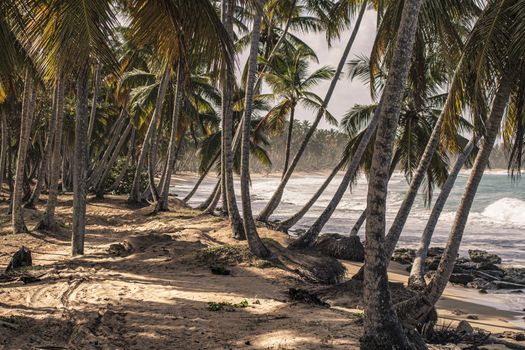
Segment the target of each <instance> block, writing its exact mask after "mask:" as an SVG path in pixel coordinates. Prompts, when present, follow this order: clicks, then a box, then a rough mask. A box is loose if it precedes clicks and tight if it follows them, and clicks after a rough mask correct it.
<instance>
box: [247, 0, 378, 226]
mask: <svg viewBox="0 0 525 350" xmlns="http://www.w3.org/2000/svg"><path fill="white" fill-rule="evenodd" d="M367 4H368V1H363V4H362V5H361V9H360V11H359V15H358V17H357V19H356V22H355V25H354V29H353V31H352V34H351V35H350V38H349V39H348V43H347V44H346V47H345V51H344V52H343V55H342V56H341V60H340V61H339V65H338V66H337V70H336V71H335V75H334V77H333V78H332V81H331V83H330V87H329V88H328V91H327V92H326V96H325V98H324V100H323V107H324V108H326V107H327V106H328V103H329V102H330V99H331V98H332V94H333V92H334V90H335V87H336V85H337V83H338V81H339V78H340V76H341V72H342V71H343V67H344V65H345V64H346V59H347V58H348V54H349V53H350V49H351V48H352V46H353V44H354V41H355V38H356V36H357V32H358V31H359V27H360V25H361V21H362V19H363V16H364V14H365V11H366V6H367ZM323 114H324V112H323V110H322V109H320V110H319V113H317V116H316V117H315V120H314V122H313V123H312V126H311V127H310V129H309V130H308V132H307V133H306V135H305V137H304V139H303V141H302V142H301V145H300V146H299V149H298V150H297V153H296V154H295V156H294V158H293V159H292V163H291V164H290V167H289V168H288V170H287V171H286V174H285V175H284V176H283V178H282V179H281V182H280V183H279V186H278V187H277V189H276V190H275V192H274V194H273V196H272V198H270V201H269V202H268V204H266V206H265V207H264V209H263V210H262V211H261V212H260V213H259V215H258V216H257V220H259V221H268V218H269V217H270V215H272V213H273V212H274V211H275V209H277V207H278V206H279V203H280V202H281V198H282V197H283V193H284V188H285V187H286V185H287V183H288V181H289V180H290V177H291V176H292V174H293V172H294V170H295V168H296V167H297V164H299V160H300V159H301V157H302V156H303V153H304V151H305V150H306V146H307V145H308V142H310V139H311V138H312V136H313V134H314V132H315V130H316V129H317V126H318V125H319V123H320V122H321V119H322V118H323Z"/></svg>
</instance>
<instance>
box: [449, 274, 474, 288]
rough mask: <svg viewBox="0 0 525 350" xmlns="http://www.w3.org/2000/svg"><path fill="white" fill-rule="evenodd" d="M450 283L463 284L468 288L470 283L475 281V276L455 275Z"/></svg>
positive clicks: (451, 276) (451, 277)
mask: <svg viewBox="0 0 525 350" xmlns="http://www.w3.org/2000/svg"><path fill="white" fill-rule="evenodd" d="M449 281H450V283H456V284H461V285H463V286H466V285H467V284H468V283H470V282H473V281H474V276H472V275H471V274H468V273H453V274H452V275H450V279H449Z"/></svg>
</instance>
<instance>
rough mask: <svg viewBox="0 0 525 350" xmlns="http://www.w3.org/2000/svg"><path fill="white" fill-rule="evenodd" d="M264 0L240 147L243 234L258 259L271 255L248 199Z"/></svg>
mask: <svg viewBox="0 0 525 350" xmlns="http://www.w3.org/2000/svg"><path fill="white" fill-rule="evenodd" d="M263 5H264V0H259V1H258V2H257V3H256V8H255V11H256V15H255V18H254V20H253V29H252V42H251V46H250V51H249V52H250V56H249V59H248V73H247V78H246V96H245V107H244V115H243V121H242V123H243V124H242V147H241V198H242V216H243V221H244V222H243V224H244V233H245V235H246V240H247V241H248V246H249V247H250V251H251V252H252V253H253V254H254V255H256V256H258V257H259V258H268V257H269V256H270V255H271V252H270V250H268V248H266V246H265V245H264V244H263V242H262V241H261V238H260V237H259V235H258V233H257V228H256V226H255V221H254V219H253V216H252V215H253V214H252V208H251V198H250V179H249V177H250V137H251V132H250V129H251V128H250V124H251V123H250V121H251V116H252V107H253V95H254V90H255V78H256V72H257V48H258V45H259V35H260V31H259V30H260V26H261V18H262V7H263Z"/></svg>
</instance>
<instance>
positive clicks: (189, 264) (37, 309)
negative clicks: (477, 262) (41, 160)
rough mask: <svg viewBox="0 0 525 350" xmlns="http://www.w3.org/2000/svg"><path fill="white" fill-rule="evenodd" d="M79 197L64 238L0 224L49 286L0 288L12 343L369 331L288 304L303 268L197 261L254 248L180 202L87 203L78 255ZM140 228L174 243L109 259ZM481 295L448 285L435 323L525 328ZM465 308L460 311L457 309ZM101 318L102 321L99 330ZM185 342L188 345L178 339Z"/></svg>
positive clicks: (320, 342)
mask: <svg viewBox="0 0 525 350" xmlns="http://www.w3.org/2000/svg"><path fill="white" fill-rule="evenodd" d="M70 198H71V196H70V195H69V194H68V195H65V196H64V195H61V196H60V197H59V201H60V203H59V206H58V207H57V215H58V216H59V217H60V218H61V220H63V221H64V223H65V227H66V229H61V231H60V233H59V234H43V233H37V232H35V233H31V234H30V235H26V234H20V235H6V233H8V232H9V229H10V226H9V222H3V223H0V266H1V267H2V268H3V267H5V266H6V264H7V261H8V260H9V258H10V256H11V255H12V254H13V253H14V252H15V251H16V250H17V249H18V248H19V247H20V246H21V245H25V246H27V247H29V248H30V249H31V250H32V251H33V259H34V264H35V265H37V266H43V267H45V268H43V269H42V270H40V269H39V270H37V271H35V272H34V273H35V274H42V273H45V274H44V275H43V276H42V277H41V278H42V281H41V282H38V283H34V284H28V285H23V284H21V283H20V282H16V281H14V282H9V283H8V284H6V283H2V288H1V291H0V300H1V305H0V306H1V308H0V320H11V318H9V317H11V316H16V317H18V318H16V320H18V319H20V320H21V321H20V322H23V324H24V327H26V328H20V329H17V330H16V331H12V330H10V329H8V328H5V327H1V326H0V334H2V335H4V337H3V339H9V341H11V342H12V344H9V346H6V347H4V348H5V349H25V348H26V347H24V346H25V344H26V342H28V339H32V338H31V337H30V338H28V337H27V334H33V338H37V340H38V341H39V342H40V343H35V342H37V340H35V341H34V342H33V340H31V342H32V343H31V344H32V345H45V344H43V343H42V342H43V341H44V340H42V339H44V338H45V337H50V339H51V340H52V342H51V343H52V344H48V345H59V344H61V342H63V341H64V340H63V339H59V338H57V335H56V334H62V333H67V332H69V331H71V332H72V334H78V331H79V330H80V331H81V332H87V333H86V334H87V335H88V336H86V337H85V339H83V340H82V341H92V340H93V336H95V338H96V339H99V340H97V341H102V342H107V344H109V345H108V346H110V347H111V346H113V348H115V346H117V345H118V344H121V345H119V346H120V347H125V348H128V349H141V348H145V347H148V346H150V347H151V346H153V347H154V346H155V345H151V344H156V345H158V346H166V345H168V346H169V345H170V344H171V345H173V346H175V345H176V344H178V346H179V347H178V348H183V349H184V348H187V349H191V348H195V346H197V348H199V347H200V348H203V349H205V348H212V349H215V348H217V346H218V345H220V346H230V347H234V348H239V347H246V348H256V349H258V348H264V349H292V348H302V349H312V350H313V349H318V348H320V347H323V346H329V347H331V348H334V349H357V347H358V344H359V337H360V332H361V329H362V328H361V327H362V326H360V325H359V323H358V321H359V317H358V313H359V312H358V311H359V310H349V309H345V308H340V307H337V306H334V307H331V308H328V309H327V308H322V307H318V306H312V305H307V304H301V303H297V302H291V301H290V300H288V297H287V295H286V290H288V288H290V287H294V288H306V289H308V288H314V287H315V285H314V284H311V283H309V282H305V281H301V279H300V278H298V276H297V274H295V273H293V272H291V271H284V270H282V269H279V268H276V267H269V268H257V267H254V266H250V265H246V264H243V263H242V264H239V265H237V264H236V265H234V266H232V267H229V268H230V269H231V271H232V276H216V275H213V274H210V272H209V265H206V264H204V265H203V264H202V263H199V262H198V261H195V257H196V256H198V255H195V254H196V253H198V252H199V251H200V250H201V249H203V247H218V246H224V245H225V246H230V245H232V244H233V245H235V246H244V245H245V243H239V242H236V241H233V240H232V239H231V238H230V228H229V227H228V224H227V223H226V222H225V221H223V220H222V219H220V218H217V217H211V216H198V212H195V211H193V210H190V209H185V208H182V207H178V209H175V205H177V202H178V201H177V200H176V199H174V198H172V199H171V204H170V205H171V206H172V208H174V209H173V210H172V211H170V212H167V213H162V214H160V215H159V216H156V217H151V216H149V215H147V214H148V211H147V209H148V208H143V209H136V208H129V207H127V205H126V203H125V197H124V196H107V199H105V200H101V201H100V200H95V199H94V198H90V201H89V204H88V212H87V215H88V216H87V217H88V221H87V222H88V227H87V229H88V234H87V236H86V255H85V256H83V257H75V258H71V257H69V250H70V246H69V231H68V227H69V224H70V220H71V207H70ZM42 203H45V202H41V203H40V205H39V206H38V211H32V210H27V211H26V218H27V222H28V225H29V226H30V227H32V226H33V224H34V223H35V222H36V219H37V218H38V216H39V213H41V211H42ZM6 210H7V203H0V213H2V215H3V214H4V213H5V211H6ZM259 231H260V234H261V236H262V237H264V238H266V239H272V240H273V241H275V242H277V243H278V244H280V245H281V246H283V247H285V246H286V245H287V243H288V242H289V237H288V236H286V235H284V234H282V233H280V232H274V231H270V230H268V229H265V228H260V229H259ZM137 234H139V235H144V234H146V235H148V234H160V235H167V236H170V237H171V238H170V240H169V241H168V242H161V243H158V244H154V245H152V246H147V245H146V246H145V247H144V249H142V250H140V251H137V252H136V253H134V254H131V255H125V256H122V257H120V256H115V255H112V254H108V249H109V248H110V247H111V245H113V244H115V243H118V242H123V241H125V240H128V239H131V238H132V237H134V236H135V235H137ZM341 262H342V264H343V265H344V266H345V267H346V268H347V274H346V275H347V277H350V276H351V275H353V273H354V272H355V271H356V270H357V269H358V268H359V267H360V266H361V264H360V263H351V262H346V261H341ZM405 267H406V266H403V265H400V264H397V263H394V262H393V263H392V264H391V269H390V279H391V281H392V282H402V283H406V280H407V274H408V273H407V272H406V270H405ZM472 292H474V291H472V290H470V291H469V290H468V289H466V288H465V289H464V288H458V287H454V286H450V285H449V286H448V287H447V290H446V291H445V295H444V297H443V299H442V300H441V301H440V302H439V303H438V313H439V316H440V321H439V322H438V324H441V322H454V323H455V322H457V321H460V320H467V321H468V322H469V323H471V324H472V326H474V327H480V328H482V329H485V330H488V331H491V332H494V333H500V332H504V331H514V332H522V331H523V329H524V328H525V327H524V326H525V323H524V321H523V320H521V323H522V324H520V323H519V322H517V321H516V318H517V317H522V316H523V315H525V313H519V312H512V311H504V310H498V309H497V308H494V307H491V306H486V305H482V304H481V303H477V301H476V300H475V298H473V294H472ZM489 296H490V294H489ZM243 300H246V301H247V302H248V304H249V306H248V307H247V308H246V309H235V311H234V312H211V311H209V310H207V309H208V308H209V303H211V302H213V303H223V302H226V303H232V304H237V303H240V302H242V301H243ZM473 301H474V302H473ZM487 303H488V302H487ZM458 309H459V310H461V311H462V312H463V313H462V314H459V315H455V314H454V312H455V311H456V310H458ZM471 314H475V315H477V316H478V320H472V319H468V318H467V316H468V315H471ZM96 315H101V316H96ZM92 317H94V320H98V321H96V322H99V323H101V324H102V325H103V327H102V328H100V327H98V326H97V327H98V328H96V330H93V329H92V328H90V327H92V324H91V323H90V322H92V321H90V320H92ZM97 317H98V318H97ZM75 325H76V326H75ZM71 327H72V328H71ZM86 327H87V328H86ZM104 327H106V328H108V329H115V330H114V331H113V333H115V334H116V335H115V336H114V337H113V338H115V337H117V338H118V342H117V340H115V339H113V338H112V337H111V336H110V335H109V334H105V333H104V332H103V330H104V329H106V328H104ZM112 327H113V328H112ZM62 330H64V331H62ZM234 330H236V331H234ZM232 331H233V333H232ZM13 332H15V333H13ZM27 332H29V333H27ZM50 332H54V333H52V334H51V333H50ZM75 332H77V333H75ZM55 333H56V334H55ZM201 333H203V334H201ZM35 334H36V335H35ZM68 334H69V333H68ZM82 334H84V333H82ZM334 334H335V335H336V336H335V337H334ZM40 336H42V337H44V338H39V337H40ZM0 338H2V337H0ZM68 339H69V338H68ZM180 339H186V342H185V343H180ZM70 340H71V339H69V340H68V341H70ZM46 341H47V340H46ZM171 341H174V342H175V343H170V342H171ZM247 343H249V344H250V346H247V345H246V344H247ZM1 344H2V343H0V348H1V347H2V346H1ZM21 344H22V345H24V346H22V345H21ZM46 344H47V343H46ZM104 344H105V343H104ZM181 344H183V345H182V346H181ZM196 344H199V345H196ZM83 346H84V345H83ZM27 348H28V349H29V348H30V347H27ZM434 349H440V348H439V347H434Z"/></svg>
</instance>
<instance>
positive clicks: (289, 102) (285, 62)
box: [260, 46, 337, 129]
mask: <svg viewBox="0 0 525 350" xmlns="http://www.w3.org/2000/svg"><path fill="white" fill-rule="evenodd" d="M312 59H315V57H313V56H312V55H311V54H310V53H309V50H307V49H306V48H304V47H303V46H299V47H297V48H294V49H287V50H281V52H280V53H279V54H277V55H276V56H275V57H274V59H273V60H271V61H268V60H265V59H263V58H261V59H260V62H261V63H262V64H265V65H266V66H267V69H266V72H264V73H263V74H262V76H263V78H264V80H265V81H266V83H267V84H268V86H269V87H270V88H271V90H272V94H271V97H273V98H274V99H275V100H277V101H278V102H277V105H276V106H275V107H273V108H272V109H271V110H270V111H269V112H268V114H267V115H266V116H265V117H264V118H263V119H262V120H261V124H260V126H261V127H262V126H264V127H267V128H270V129H280V128H282V126H283V125H284V121H285V118H286V116H287V115H289V114H290V112H291V110H292V109H295V108H296V106H297V105H302V106H303V107H305V108H307V109H312V110H314V111H316V112H317V111H318V110H322V111H323V112H324V115H325V118H326V120H327V121H328V122H329V123H331V124H332V125H337V120H336V119H335V117H334V116H333V115H332V114H330V112H328V110H327V109H326V108H324V107H323V102H322V99H321V97H319V96H318V95H316V94H315V93H313V92H312V91H311V90H312V89H313V88H314V87H316V86H318V85H319V84H320V83H321V82H322V81H324V80H329V79H331V78H332V77H333V75H334V69H332V68H330V67H328V66H323V67H321V68H319V69H317V70H315V71H314V72H312V73H310V72H309V66H310V64H309V61H310V60H312Z"/></svg>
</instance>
